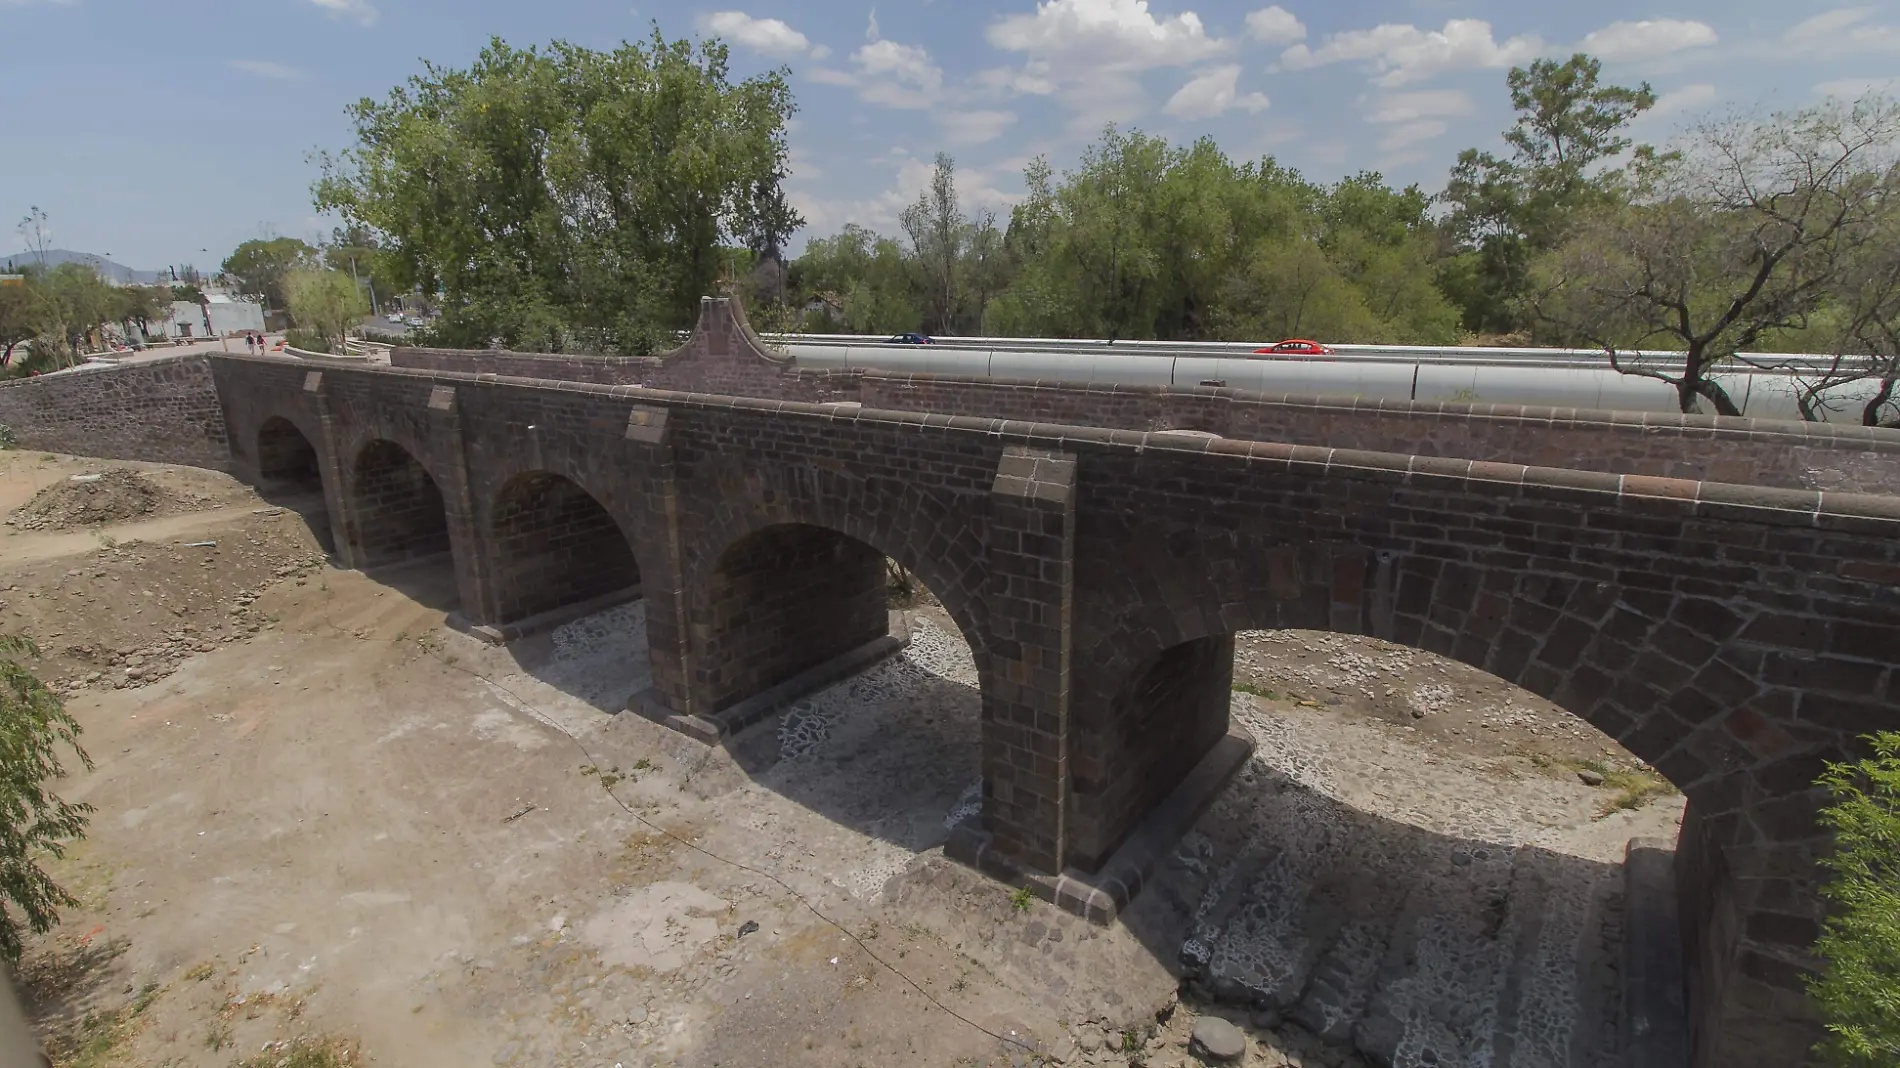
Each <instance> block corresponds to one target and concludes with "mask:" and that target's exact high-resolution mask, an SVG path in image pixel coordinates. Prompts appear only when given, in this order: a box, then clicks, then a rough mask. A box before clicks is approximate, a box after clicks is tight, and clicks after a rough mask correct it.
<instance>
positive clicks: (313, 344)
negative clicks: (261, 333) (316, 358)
mask: <svg viewBox="0 0 1900 1068" xmlns="http://www.w3.org/2000/svg"><path fill="white" fill-rule="evenodd" d="M284 345H285V346H286V347H288V348H293V349H302V350H304V351H305V352H323V353H327V352H329V351H330V341H329V339H328V338H326V337H324V336H323V335H322V334H319V333H317V332H316V331H315V330H304V329H302V328H293V329H291V330H289V331H287V332H286V333H285V334H284Z"/></svg>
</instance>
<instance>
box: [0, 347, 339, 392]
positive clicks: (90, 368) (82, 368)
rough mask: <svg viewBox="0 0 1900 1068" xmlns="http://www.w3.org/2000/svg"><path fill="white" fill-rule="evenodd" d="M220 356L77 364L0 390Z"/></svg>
mask: <svg viewBox="0 0 1900 1068" xmlns="http://www.w3.org/2000/svg"><path fill="white" fill-rule="evenodd" d="M221 355H223V353H211V352H174V353H172V354H171V355H169V356H155V357H153V358H151V359H149V360H140V361H138V362H137V363H91V362H86V363H78V364H74V365H73V366H71V367H68V368H65V369H64V370H62V371H61V372H60V373H59V374H57V375H23V376H21V377H19V378H0V389H10V388H13V387H15V386H32V385H45V384H47V383H49V382H50V383H55V384H56V383H60V382H64V381H67V380H68V379H72V378H76V377H78V376H79V375H80V374H81V373H97V372H100V371H118V370H124V371H137V370H144V369H145V368H148V367H164V366H165V365H167V364H174V363H190V362H191V361H193V360H208V359H210V358H211V357H212V356H221ZM283 362H285V363H298V362H301V361H297V360H286V361H283Z"/></svg>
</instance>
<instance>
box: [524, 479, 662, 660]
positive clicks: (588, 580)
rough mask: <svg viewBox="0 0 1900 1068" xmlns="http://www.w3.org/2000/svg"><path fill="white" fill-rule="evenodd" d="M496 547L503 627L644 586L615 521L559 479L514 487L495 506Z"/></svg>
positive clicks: (625, 540) (525, 481)
mask: <svg viewBox="0 0 1900 1068" xmlns="http://www.w3.org/2000/svg"><path fill="white" fill-rule="evenodd" d="M492 541H493V549H494V553H493V561H494V563H493V567H492V571H493V574H494V578H495V587H496V598H497V601H498V607H499V611H500V618H499V620H498V622H503V623H512V622H514V621H516V620H519V619H525V618H527V617H529V616H533V615H537V614H539V613H541V612H547V611H551V610H553V609H556V608H560V607H563V606H565V605H570V604H575V603H578V602H581V601H585V600H588V599H589V598H591V597H594V596H597V595H598V594H601V593H607V592H612V591H615V590H621V589H626V588H627V587H630V586H637V585H639V583H640V568H639V565H637V564H636V563H635V562H634V558H633V549H632V547H631V546H629V545H628V544H627V539H626V536H625V535H624V534H622V533H621V532H620V528H619V526H617V525H616V524H615V523H614V518H613V516H612V515H610V514H609V513H608V512H607V510H606V509H605V508H603V507H601V505H600V502H598V501H596V500H594V499H593V498H592V497H590V496H588V494H587V491H586V490H583V489H581V488H580V487H579V486H577V485H575V484H574V483H573V482H572V481H570V480H568V479H565V478H562V477H560V476H558V475H551V474H533V475H526V476H523V477H522V478H519V479H516V480H515V481H514V482H513V483H511V484H510V485H509V487H508V488H507V489H506V490H504V491H503V493H502V494H501V497H500V499H498V500H497V501H496V502H495V504H494V511H493V535H492Z"/></svg>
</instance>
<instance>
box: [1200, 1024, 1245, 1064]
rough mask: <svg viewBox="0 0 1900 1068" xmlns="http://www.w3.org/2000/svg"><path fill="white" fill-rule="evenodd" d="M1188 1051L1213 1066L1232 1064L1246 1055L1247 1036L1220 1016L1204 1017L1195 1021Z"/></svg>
mask: <svg viewBox="0 0 1900 1068" xmlns="http://www.w3.org/2000/svg"><path fill="white" fill-rule="evenodd" d="M1188 1050H1189V1051H1190V1052H1192V1053H1193V1054H1194V1055H1195V1056H1197V1057H1200V1058H1201V1059H1202V1060H1204V1061H1208V1062H1210V1063H1213V1064H1231V1063H1233V1062H1234V1061H1237V1060H1239V1059H1240V1058H1241V1057H1242V1056H1244V1055H1246V1052H1247V1036H1246V1035H1244V1034H1241V1032H1240V1028H1238V1027H1235V1026H1234V1025H1233V1024H1230V1023H1228V1022H1227V1021H1226V1020H1223V1019H1221V1018H1220V1017H1218V1016H1203V1017H1201V1018H1200V1019H1198V1020H1196V1021H1194V1034H1193V1036H1192V1038H1191V1039H1190V1041H1189V1042H1188Z"/></svg>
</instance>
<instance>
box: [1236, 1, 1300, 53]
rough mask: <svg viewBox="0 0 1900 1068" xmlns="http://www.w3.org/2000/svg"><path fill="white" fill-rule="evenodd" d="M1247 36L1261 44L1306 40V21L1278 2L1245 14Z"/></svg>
mask: <svg viewBox="0 0 1900 1068" xmlns="http://www.w3.org/2000/svg"><path fill="white" fill-rule="evenodd" d="M1247 36H1249V37H1251V38H1253V39H1254V40H1256V41H1260V42H1262V43H1263V44H1270V45H1278V44H1292V43H1293V42H1294V41H1304V40H1306V23H1304V22H1301V21H1300V20H1299V19H1297V18H1294V17H1293V12H1291V11H1288V10H1287V9H1286V8H1283V7H1281V6H1280V5H1278V4H1275V5H1273V6H1272V7H1263V8H1261V9H1260V10H1258V11H1255V12H1253V13H1251V14H1249V15H1248V16H1247Z"/></svg>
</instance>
